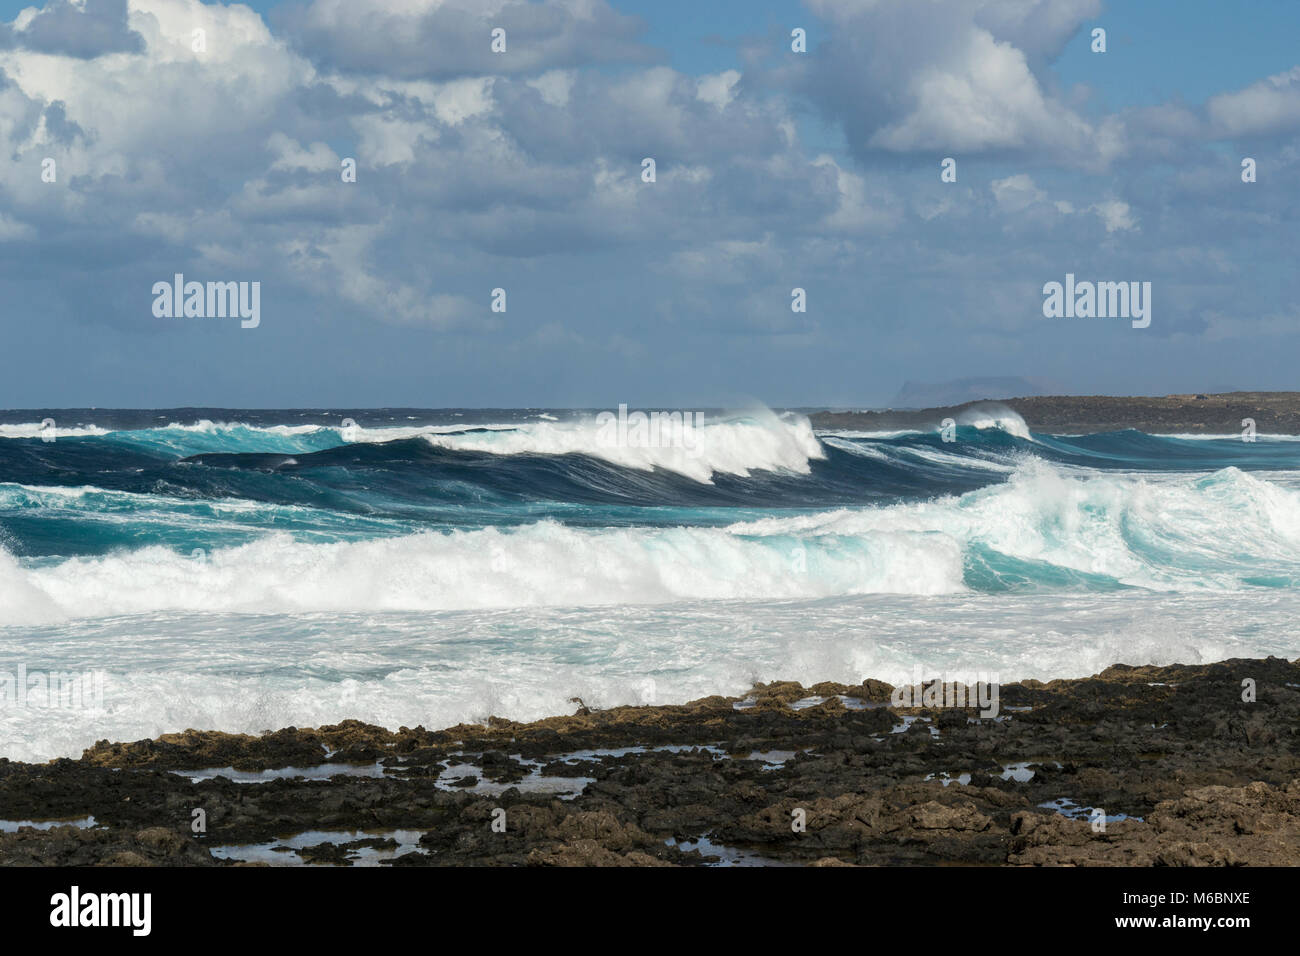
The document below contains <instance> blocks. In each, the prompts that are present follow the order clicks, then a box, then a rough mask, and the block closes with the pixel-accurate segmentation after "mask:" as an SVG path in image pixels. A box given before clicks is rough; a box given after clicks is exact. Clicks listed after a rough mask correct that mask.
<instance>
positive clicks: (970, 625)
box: [0, 408, 1300, 760]
mask: <svg viewBox="0 0 1300 956" xmlns="http://www.w3.org/2000/svg"><path fill="white" fill-rule="evenodd" d="M49 417H50V418H53V419H56V421H55V422H53V423H50V422H48V421H45V420H44V419H45V416H44V415H32V416H30V417H27V416H25V415H23V414H21V413H9V417H8V420H7V421H3V422H0V756H5V757H10V758H15V759H23V760H36V759H49V758H51V757H55V756H76V755H78V754H79V753H80V751H81V749H82V748H84V747H86V746H89V745H90V744H91V743H93V742H94V741H96V740H100V739H105V738H108V739H115V740H131V739H139V738H142V737H152V736H157V735H158V734H161V733H166V732H170V731H177V730H183V729H185V728H188V727H195V728H205V729H219V730H227V731H238V732H248V733H259V732H262V731H265V730H269V729H274V728H279V727H283V726H289V725H297V726H311V725H318V724H321V723H328V722H334V721H338V720H341V719H345V718H358V719H362V720H367V721H371V722H374V723H378V724H383V725H386V726H391V727H398V726H402V725H405V726H415V725H417V724H423V725H424V726H428V727H436V726H446V725H450V724H455V723H457V722H460V721H481V720H485V719H486V718H487V717H488V716H489V715H497V716H503V717H509V718H513V719H520V720H527V719H536V718H539V717H542V716H546V715H549V714H553V713H562V712H565V711H566V710H567V708H568V707H569V706H570V705H569V703H568V701H569V699H570V698H572V697H575V696H580V697H582V698H583V699H584V700H585V701H586V702H587V703H588V704H591V705H594V706H602V707H604V706H615V705H619V704H637V703H659V704H662V703H674V702H682V701H685V700H689V699H692V698H694V697H698V696H703V695H706V694H712V693H740V692H742V691H744V690H745V689H746V688H747V687H748V686H750V684H751V683H752V682H753V681H755V680H773V679H793V680H802V681H806V682H815V681H818V680H836V681H843V682H857V681H860V680H862V679H863V678H864V677H876V678H880V679H884V680H903V679H910V678H911V676H912V674H913V669H914V667H915V666H920V667H921V668H922V669H923V670H929V671H931V672H934V673H938V672H940V671H942V670H950V671H982V672H987V673H996V674H998V675H999V676H1000V678H1001V679H1003V680H1015V679H1021V678H1031V677H1032V678H1039V679H1048V678H1053V677H1070V676H1083V675H1086V674H1090V673H1094V672H1095V671H1097V670H1098V669H1100V668H1103V667H1105V666H1107V665H1109V664H1113V663H1116V662H1124V663H1129V664H1144V663H1154V664H1163V663H1172V662H1175V661H1180V662H1184V663H1197V662H1205V661H1212V660H1221V659H1224V658H1227V657H1233V656H1264V655H1268V654H1278V655H1282V656H1288V657H1294V656H1295V655H1296V653H1297V644H1298V643H1300V641H1297V638H1296V637H1295V633H1294V628H1293V626H1292V624H1291V622H1292V621H1293V620H1294V619H1295V617H1296V613H1297V611H1298V610H1300V607H1298V606H1297V597H1298V596H1300V442H1296V441H1295V440H1294V439H1292V438H1290V437H1288V436H1260V438H1259V440H1258V441H1257V442H1254V443H1245V442H1242V441H1241V440H1240V439H1239V438H1237V439H1234V438H1231V437H1221V438H1213V437H1201V436H1198V437H1189V436H1157V435H1145V434H1143V433H1141V432H1135V431H1117V432H1110V433H1106V434H1102V435H1085V436H1053V435H1043V434H1036V433H1031V432H1030V431H1029V429H1028V428H1027V427H1025V424H1024V422H1023V421H1021V420H1019V418H1018V417H1016V416H1015V415H1014V413H1010V412H1007V413H1006V414H1005V415H993V416H988V415H985V416H983V417H979V418H970V419H966V420H963V421H959V422H958V423H957V427H956V432H955V435H954V436H953V437H954V438H955V440H954V441H944V440H943V436H942V435H941V433H940V432H939V431H938V430H935V431H914V432H888V433H859V432H846V431H826V432H818V431H816V430H814V429H813V428H812V426H811V425H810V423H809V421H808V419H807V418H806V417H804V416H801V415H798V414H793V413H777V412H772V411H769V410H767V409H761V408H758V409H747V410H743V411H739V412H736V411H733V412H727V411H723V410H715V411H713V412H710V413H708V414H707V415H706V417H705V424H704V425H703V426H702V427H701V428H699V429H698V435H696V436H694V437H695V440H694V441H693V442H692V444H691V447H681V446H677V445H672V444H663V445H661V446H659V447H654V446H651V445H648V444H645V443H642V444H635V443H622V444H611V443H610V442H609V441H608V439H607V433H606V432H602V430H601V429H600V427H599V425H598V423H597V419H596V414H595V413H594V412H589V411H588V412H581V411H562V410H555V409H546V410H528V409H520V410H506V411H502V410H473V409H456V410H410V409H400V410H359V411H357V410H354V411H351V412H325V411H319V410H288V411H285V410H281V411H249V410H202V411H198V410H157V411H149V412H145V411H98V410H88V409H82V410H72V411H71V412H69V411H68V410H60V411H58V412H56V413H51V415H50V416H49ZM19 665H22V666H23V667H24V668H25V669H26V672H27V673H50V674H54V673H85V672H91V671H93V672H96V673H98V674H102V675H103V677H104V688H105V689H104V694H103V698H102V701H96V702H94V704H93V705H91V706H80V707H67V706H65V707H55V708H50V707H34V706H31V705H30V704H28V705H27V706H22V707H19V706H17V705H16V704H15V695H14V693H13V692H12V686H11V685H12V681H11V682H10V684H8V685H7V684H6V675H14V674H17V673H18V667H19Z"/></svg>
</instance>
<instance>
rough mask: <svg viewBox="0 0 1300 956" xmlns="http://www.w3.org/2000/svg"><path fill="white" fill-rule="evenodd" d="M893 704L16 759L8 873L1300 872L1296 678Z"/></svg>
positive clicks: (1280, 673) (738, 710)
mask: <svg viewBox="0 0 1300 956" xmlns="http://www.w3.org/2000/svg"><path fill="white" fill-rule="evenodd" d="M1244 680H1250V681H1253V682H1254V696H1255V699H1254V700H1253V701H1247V700H1243V681H1244ZM890 691H891V688H890V687H889V685H887V684H882V683H881V682H879V681H874V680H869V681H865V682H864V683H863V684H861V685H842V684H833V683H822V684H817V685H814V686H813V687H803V686H801V685H799V684H795V683H790V682H779V683H773V684H767V685H758V686H756V687H754V688H753V689H752V690H751V691H750V692H749V693H748V694H746V695H743V696H742V697H707V698H704V699H702V700H697V701H694V702H692V703H689V704H685V705H681V706H661V707H619V708H613V709H610V710H593V709H591V708H590V707H587V706H586V705H583V706H582V707H581V710H582V711H585V712H583V713H579V714H577V715H574V716H565V717H552V718H548V719H546V720H541V721H536V722H533V723H527V724H524V723H516V722H513V721H508V720H502V719H499V718H491V719H490V720H489V722H488V723H487V724H486V725H460V726H457V727H451V728H447V729H445V730H437V731H431V730H426V729H424V728H422V727H416V728H405V727H403V728H400V729H398V730H396V731H391V730H387V729H384V728H381V727H376V726H372V725H368V724H364V723H361V722H358V721H344V722H343V723H340V724H336V725H331V726H326V727H318V728H313V729H298V728H287V729H284V730H280V731H276V732H274V733H268V734H265V735H262V736H260V737H257V736H248V735H239V734H223V733H216V732H200V731H193V730H189V731H185V732H184V733H178V734H168V735H165V736H164V737H161V738H159V739H157V740H149V741H136V742H131V743H109V742H107V741H101V742H100V743H97V744H96V745H95V746H94V747H91V748H89V749H88V750H87V751H86V752H85V754H84V755H83V756H82V758H81V759H79V760H56V761H53V762H51V763H48V764H41V765H33V764H21V763H14V762H11V761H8V760H0V830H3V831H12V832H0V865H51V864H65V865H96V864H99V865H130V866H154V865H184V866H232V865H239V863H240V862H241V861H242V862H252V863H257V862H260V863H267V862H268V861H269V860H274V861H276V862H279V861H283V862H286V863H294V864H301V865H308V864H311V865H336V866H348V865H356V864H357V863H358V862H361V861H363V860H365V861H368V862H370V863H372V864H377V865H389V866H444V865H502V866H665V865H679V866H702V865H792V864H793V865H816V866H833V865H839V864H854V865H866V866H875V865H892V864H912V865H940V864H952V863H960V864H987V865H1087V866H1109V865H1132V864H1136V865H1169V866H1233V865H1297V864H1300V663H1291V662H1287V661H1284V660H1281V659H1277V658H1269V659H1267V660H1231V661H1225V662H1222V663H1218V664H1210V665H1189V666H1184V665H1173V666H1170V667H1127V666H1123V665H1117V666H1115V667H1111V668H1109V669H1107V670H1106V671H1104V672H1102V673H1101V674H1098V675H1096V676H1094V677H1091V678H1086V679H1082V680H1063V681H1053V682H1051V683H1048V684H1044V683H1039V682H1037V681H1027V682H1023V683H1019V684H1010V685H1005V686H1003V687H1002V688H1001V694H1000V699H999V702H998V703H999V711H998V713H997V715H996V717H993V716H980V712H979V711H978V710H977V709H975V708H953V707H949V708H935V707H909V708H896V707H892V706H890V705H889V704H890ZM1247 696H1249V695H1247ZM213 771H216V772H215V774H214V773H213ZM196 811H198V812H196ZM88 818H93V819H88ZM63 820H78V821H81V823H82V825H80V826H73V825H61V824H59V823H58V822H57V821H63ZM41 821H45V822H41ZM33 823H34V824H35V825H32V824H33ZM198 823H202V824H203V826H202V827H201V828H200V827H198ZM196 829H198V830H199V832H196ZM395 834H398V835H399V837H395V836H394V835H395ZM293 837H299V838H300V839H299V840H298V841H297V842H296V843H295V844H294V845H292V846H289V845H285V842H286V841H288V840H289V839H291V838H293ZM304 840H305V841H309V842H303V841H304ZM258 847H261V848H264V849H265V848H267V847H270V848H272V849H271V850H270V851H266V852H258V851H256V850H255V848H258Z"/></svg>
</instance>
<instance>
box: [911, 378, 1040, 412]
mask: <svg viewBox="0 0 1300 956" xmlns="http://www.w3.org/2000/svg"><path fill="white" fill-rule="evenodd" d="M1060 391H1061V389H1060V388H1058V387H1054V386H1053V385H1052V384H1051V383H1050V382H1045V381H1042V380H1036V379H1028V378H1020V377H1018V376H1014V375H1009V376H1006V377H1004V378H996V377H990V378H958V379H953V380H952V381H951V382H939V383H937V384H927V383H925V382H905V383H904V384H903V387H902V388H901V389H899V390H898V394H897V395H895V396H894V401H893V403H892V404H893V407H894V408H937V407H940V406H945V405H961V404H964V403H966V402H978V401H980V400H981V399H986V398H989V399H998V398H1011V397H1013V396H1015V397H1022V396H1029V395H1050V394H1052V393H1053V392H1058V393H1059V392H1060Z"/></svg>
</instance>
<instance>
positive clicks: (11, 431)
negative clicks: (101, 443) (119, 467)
mask: <svg viewBox="0 0 1300 956" xmlns="http://www.w3.org/2000/svg"><path fill="white" fill-rule="evenodd" d="M107 434H108V431H107V430H106V429H103V428H99V427H98V426H96V425H85V426H81V427H76V428H60V427H58V426H57V425H53V426H51V427H49V428H46V427H45V426H43V425H42V424H41V423H40V422H20V423H17V424H13V425H0V438H44V439H50V438H54V439H59V438H81V437H85V436H88V435H107Z"/></svg>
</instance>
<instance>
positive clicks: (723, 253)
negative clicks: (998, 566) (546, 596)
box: [0, 0, 1300, 408]
mask: <svg viewBox="0 0 1300 956" xmlns="http://www.w3.org/2000/svg"><path fill="white" fill-rule="evenodd" d="M0 19H3V20H4V23H0V143H3V154H4V155H3V161H2V162H0V250H2V252H3V255H2V257H0V295H2V296H3V299H2V302H3V305H2V306H0V316H2V321H3V323H4V329H3V349H0V406H4V407H23V408H30V407H42V406H83V405H98V406H147V407H161V406H175V405H224V406H272V407H281V406H368V405H374V406H378V405H412V406H520V405H528V406H584V407H613V406H615V405H617V404H618V403H620V402H627V403H629V404H631V405H633V406H639V407H662V406H682V407H692V406H701V405H709V406H711V405H718V404H733V403H737V402H744V401H748V400H752V399H757V400H759V401H763V402H766V403H768V404H771V405H846V406H865V405H881V404H887V403H888V402H889V401H890V400H891V398H893V397H894V395H895V394H896V393H897V392H898V390H899V388H900V387H901V386H902V385H903V384H904V382H906V381H909V380H910V381H913V382H942V381H946V380H950V379H957V378H964V377H972V376H1018V377H1022V378H1024V379H1028V380H1031V381H1033V382H1036V383H1043V384H1044V385H1045V387H1050V388H1052V389H1059V390H1061V391H1069V392H1084V393H1092V392H1099V393H1100V392H1106V393H1119V394H1153V393H1154V394H1163V393H1167V392H1172V391H1208V390H1226V389H1238V388H1239V389H1264V388H1269V389H1293V388H1298V387H1300V372H1298V371H1297V367H1298V365H1300V307H1297V304H1296V303H1297V301H1298V294H1300V269H1297V258H1298V255H1300V232H1298V230H1297V226H1298V224H1300V223H1298V220H1300V42H1297V41H1298V40H1300V4H1297V3H1295V2H1294V0H1252V2H1251V3H1250V4H1249V5H1238V4H1229V3H1222V2H1218V0H1144V2H1142V3H1140V4H1138V3H1103V2H1102V0H690V2H678V0H540V2H537V0H297V2H295V0H288V2H282V3H265V2H258V3H254V4H252V5H242V4H240V5H230V6H226V5H222V4H216V3H199V2H197V0H47V2H46V3H45V5H44V6H41V7H26V6H24V5H23V4H22V3H15V2H9V0H0ZM498 27H499V28H502V29H504V30H505V35H506V50H505V52H504V53H494V52H493V51H492V49H491V43H492V38H491V33H492V31H493V29H495V28H498ZM1098 27H1100V28H1103V29H1105V31H1106V46H1107V49H1106V52H1104V53H1094V52H1093V51H1092V49H1091V46H1092V44H1093V39H1092V33H1093V30H1094V29H1095V28H1098ZM796 28H799V29H802V30H804V31H805V32H806V37H807V41H806V42H807V52H804V53H796V52H794V51H792V49H791V31H792V30H794V29H796ZM196 30H202V31H203V34H202V36H203V41H204V43H203V45H204V47H205V49H203V50H202V51H195V49H194V46H195V42H194V38H195V31H196ZM646 157H652V158H654V160H655V164H656V181H655V182H653V183H646V182H643V181H642V160H643V159H645V158H646ZM945 157H952V158H954V159H955V160H956V162H957V167H956V168H957V181H956V182H950V183H946V182H942V181H941V178H940V172H941V169H940V165H941V161H942V160H943V159H944V158H945ZM1244 157H1250V158H1252V159H1254V160H1255V162H1256V168H1257V181H1256V182H1254V183H1243V182H1242V169H1241V163H1242V159H1243V158H1244ZM347 158H352V159H355V161H356V168H357V175H356V182H355V183H347V182H343V181H342V177H341V176H340V168H341V167H340V164H341V163H342V161H343V160H344V159H347ZM47 159H52V160H53V161H54V167H53V168H54V170H55V181H54V182H46V181H43V178H42V170H43V168H46V165H47V164H45V161H46V160H47ZM178 272H179V273H183V274H184V275H185V277H186V279H187V280H198V281H249V282H251V281H257V282H260V283H261V324H260V326H259V327H258V328H256V329H243V328H241V327H240V324H239V322H238V320H237V319H236V320H231V319H200V318H158V317H155V315H154V313H153V308H152V306H153V300H154V297H153V295H152V291H151V290H152V287H153V285H154V283H156V282H159V281H170V279H171V277H172V276H173V275H174V274H175V273H178ZM1066 273H1074V274H1075V275H1076V276H1077V277H1078V278H1079V279H1081V280H1082V279H1093V280H1106V281H1145V282H1150V283H1151V284H1152V321H1151V325H1150V327H1149V328H1145V329H1134V328H1132V327H1131V325H1130V323H1129V322H1127V321H1124V320H1113V319H1065V318H1045V317H1044V315H1043V292H1042V288H1043V285H1044V283H1047V282H1051V281H1062V280H1063V279H1064V277H1065V274H1066ZM796 287H798V288H802V289H804V290H806V298H807V310H806V311H805V312H802V313H799V312H794V311H792V310H791V290H792V289H794V288H796ZM496 288H502V289H505V290H506V311H505V312H493V311H492V308H491V304H492V290H493V289H496Z"/></svg>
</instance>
